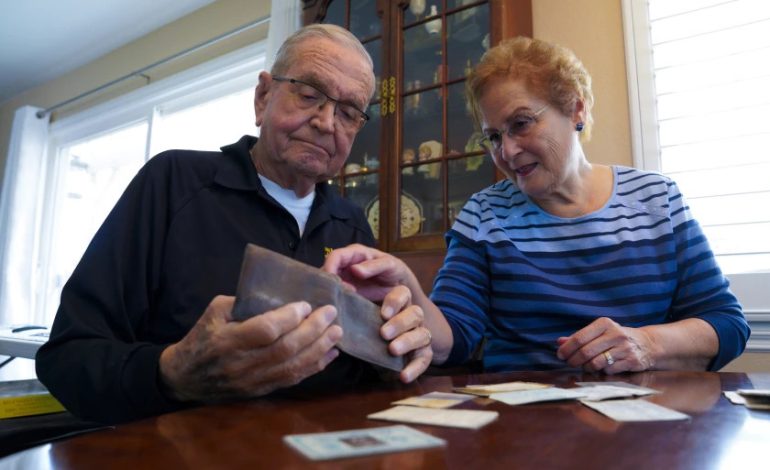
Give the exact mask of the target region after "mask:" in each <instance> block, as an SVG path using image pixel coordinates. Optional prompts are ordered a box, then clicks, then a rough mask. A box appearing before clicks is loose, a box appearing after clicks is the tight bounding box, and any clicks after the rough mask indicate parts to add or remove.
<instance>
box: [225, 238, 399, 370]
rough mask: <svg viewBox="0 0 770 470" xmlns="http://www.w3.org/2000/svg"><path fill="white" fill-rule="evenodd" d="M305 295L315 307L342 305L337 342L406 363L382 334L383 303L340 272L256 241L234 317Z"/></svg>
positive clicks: (249, 248)
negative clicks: (348, 283)
mask: <svg viewBox="0 0 770 470" xmlns="http://www.w3.org/2000/svg"><path fill="white" fill-rule="evenodd" d="M301 300H304V301H306V302H308V303H309V304H310V305H311V307H312V308H313V309H316V308H318V307H321V306H323V305H334V306H335V307H337V318H336V319H335V320H334V323H335V324H338V325H340V326H341V327H342V331H343V335H342V339H341V340H340V342H339V343H338V345H337V346H338V347H339V349H341V350H342V351H345V352H346V353H348V354H350V355H351V356H354V357H357V358H359V359H362V360H364V361H367V362H371V363H372V364H376V365H379V366H382V367H386V368H388V369H391V370H395V371H400V370H401V369H403V368H404V358H403V357H397V356H393V355H391V354H390V353H389V352H388V343H387V342H386V341H385V340H384V339H383V338H382V337H381V336H380V327H381V326H382V324H383V323H384V321H383V319H382V317H381V316H380V307H379V306H377V305H375V304H374V303H372V302H370V301H369V300H367V299H365V298H364V297H362V296H360V295H359V294H356V293H355V292H351V291H348V290H346V289H345V288H344V287H343V285H342V282H341V281H340V280H339V279H338V278H337V277H336V276H333V275H331V274H329V273H326V272H323V271H321V270H320V269H318V268H314V267H312V266H308V265H306V264H304V263H301V262H299V261H296V260H293V259H291V258H289V257H286V256H283V255H281V254H278V253H275V252H273V251H270V250H267V249H265V248H262V247H259V246H257V245H253V244H251V243H249V244H248V245H246V250H245V252H244V255H243V264H242V265H241V274H240V279H239V280H238V289H237V292H236V297H235V306H234V307H233V318H234V319H236V320H240V321H242V320H246V319H248V318H251V317H253V316H255V315H259V314H262V313H264V312H267V311H269V310H273V309H275V308H278V307H281V306H283V305H286V304H288V303H291V302H298V301H301Z"/></svg>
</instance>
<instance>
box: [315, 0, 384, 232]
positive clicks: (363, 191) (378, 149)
mask: <svg viewBox="0 0 770 470" xmlns="http://www.w3.org/2000/svg"><path fill="white" fill-rule="evenodd" d="M320 14H321V15H323V17H322V19H321V20H320V21H319V22H321V23H330V24H336V25H339V26H342V27H344V28H346V29H348V30H349V31H350V32H351V33H353V34H354V35H355V36H356V37H357V38H358V39H359V40H360V41H361V42H362V43H363V44H364V47H365V48H366V51H367V52H368V53H369V55H370V56H371V57H372V62H373V64H374V75H375V83H376V87H375V92H374V96H373V97H372V101H371V102H370V104H369V108H368V109H367V110H366V113H367V114H368V115H369V117H370V119H369V121H368V122H367V123H366V125H365V126H364V127H363V128H362V129H361V131H360V132H359V133H358V135H357V136H356V138H355V141H354V142H353V147H352V149H351V151H350V156H349V157H348V160H347V162H346V164H345V166H344V167H343V168H342V171H341V173H340V175H339V176H337V177H336V178H333V179H332V180H329V181H328V184H330V185H332V186H334V187H335V188H337V189H338V190H339V191H341V193H342V194H343V196H345V197H347V198H348V199H350V200H352V201H353V202H355V203H356V204H357V205H359V206H360V207H362V208H363V209H364V211H365V212H366V214H367V218H368V220H369V224H370V225H371V227H372V232H374V236H375V237H376V238H378V239H379V238H380V232H381V228H380V217H379V210H380V182H381V178H380V173H381V172H382V171H383V170H382V169H381V166H382V165H381V161H382V158H383V151H384V150H386V149H385V148H384V147H383V145H382V134H383V127H382V126H383V122H382V121H383V117H384V116H383V114H384V111H383V109H382V106H381V103H380V102H381V101H382V95H383V93H382V90H383V88H382V87H383V83H384V85H385V86H387V81H385V82H383V67H384V64H385V60H384V54H383V37H382V21H381V18H380V17H379V15H378V13H377V0H332V1H328V2H327V4H326V10H325V12H321V13H320ZM387 105H388V103H385V106H386V109H387Z"/></svg>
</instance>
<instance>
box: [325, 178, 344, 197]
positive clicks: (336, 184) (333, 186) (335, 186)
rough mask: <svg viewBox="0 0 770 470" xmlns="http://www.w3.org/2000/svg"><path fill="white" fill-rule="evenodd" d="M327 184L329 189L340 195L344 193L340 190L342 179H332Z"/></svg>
mask: <svg viewBox="0 0 770 470" xmlns="http://www.w3.org/2000/svg"><path fill="white" fill-rule="evenodd" d="M326 184H328V185H329V188H330V190H331V191H336V192H337V193H338V194H339V193H342V188H340V179H339V178H332V179H330V180H327V181H326Z"/></svg>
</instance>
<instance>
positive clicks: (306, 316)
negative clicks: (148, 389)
mask: <svg viewBox="0 0 770 470" xmlns="http://www.w3.org/2000/svg"><path fill="white" fill-rule="evenodd" d="M234 302H235V297H226V296H217V297H215V298H214V299H213V300H212V301H211V303H210V304H209V306H208V307H207V308H206V311H205V312H204V313H203V316H201V318H200V319H199V320H198V322H197V323H196V324H195V326H194V327H193V328H192V330H190V332H189V333H188V334H187V335H186V336H185V337H184V338H182V340H181V341H179V342H178V343H175V344H172V345H171V346H169V347H168V348H166V349H165V350H164V351H163V353H162V354H161V357H160V375H161V380H162V382H163V384H164V386H165V388H166V390H167V393H169V395H170V396H172V397H174V398H175V399H178V400H182V401H206V402H215V401H222V400H228V399H234V398H248V397H256V396H261V395H265V394H267V393H270V392H272V391H273V390H276V389H278V388H284V387H289V386H291V385H295V384H297V383H299V382H300V381H301V380H303V379H305V378H306V377H308V376H310V375H313V374H315V373H317V372H319V371H321V370H323V369H324V368H325V367H326V366H327V365H328V364H329V363H330V362H331V361H333V360H334V359H335V358H336V357H337V355H339V351H338V350H337V349H336V348H335V347H334V346H335V345H336V344H337V343H338V342H339V340H340V339H341V338H342V329H341V328H340V327H339V326H337V325H332V322H333V321H334V319H335V318H336V316H337V310H336V309H335V308H334V307H333V306H328V305H327V306H324V307H320V308H318V309H316V310H314V311H312V312H311V309H310V305H309V304H307V303H306V302H295V303H291V304H288V305H285V306H283V307H280V308H277V309H275V310H272V311H269V312H265V313H263V314H261V315H256V316H254V317H252V318H250V319H248V320H246V321H244V322H235V321H232V316H231V313H232V309H233V304H234Z"/></svg>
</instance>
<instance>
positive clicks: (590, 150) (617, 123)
mask: <svg viewBox="0 0 770 470" xmlns="http://www.w3.org/2000/svg"><path fill="white" fill-rule="evenodd" d="M620 3H621V2H620V1H618V0H532V16H533V29H534V36H535V37H536V38H539V39H544V40H547V41H552V42H555V43H558V44H561V45H562V46H565V47H568V48H570V49H572V51H574V52H575V54H576V55H577V56H578V57H579V58H580V59H581V60H582V61H583V64H584V65H585V66H586V68H587V69H588V72H589V73H590V74H591V78H592V80H593V91H594V98H595V104H594V113H593V114H594V128H593V131H592V138H591V141H590V142H588V143H587V144H585V145H584V148H585V152H586V156H587V157H588V160H589V161H591V162H593V163H604V164H619V165H627V166H631V165H632V157H631V130H630V124H629V117H628V90H627V87H626V63H625V50H624V45H623V18H622V12H621V7H620Z"/></svg>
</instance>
